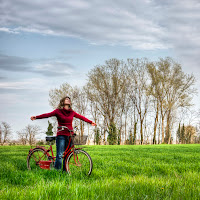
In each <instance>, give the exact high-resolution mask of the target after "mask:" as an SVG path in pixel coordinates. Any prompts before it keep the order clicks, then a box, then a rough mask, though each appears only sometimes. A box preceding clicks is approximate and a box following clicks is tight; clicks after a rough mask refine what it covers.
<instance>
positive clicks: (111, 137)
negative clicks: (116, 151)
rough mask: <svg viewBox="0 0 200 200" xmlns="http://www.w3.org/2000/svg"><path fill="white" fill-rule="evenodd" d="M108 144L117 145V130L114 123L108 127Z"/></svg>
mask: <svg viewBox="0 0 200 200" xmlns="http://www.w3.org/2000/svg"><path fill="white" fill-rule="evenodd" d="M108 142H109V145H113V144H116V143H117V128H116V125H115V124H114V123H111V124H110V126H109V127H108Z"/></svg>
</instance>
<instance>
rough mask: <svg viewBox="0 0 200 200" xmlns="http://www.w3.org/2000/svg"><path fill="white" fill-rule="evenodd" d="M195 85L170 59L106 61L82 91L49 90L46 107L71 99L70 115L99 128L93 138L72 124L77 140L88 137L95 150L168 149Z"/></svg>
mask: <svg viewBox="0 0 200 200" xmlns="http://www.w3.org/2000/svg"><path fill="white" fill-rule="evenodd" d="M194 84H195V77H194V75H193V74H186V73H184V72H183V70H182V67H181V65H180V64H179V63H177V62H175V61H174V60H173V59H172V58H169V57H168V58H160V59H159V60H158V61H156V62H150V61H149V60H148V59H146V58H141V59H128V60H127V61H123V60H118V59H110V60H107V61H105V64H104V65H97V66H95V67H94V68H93V69H91V70H90V71H89V72H88V74H87V81H86V84H85V85H84V86H83V87H77V86H75V87H72V86H71V85H70V84H69V83H63V84H62V85H61V86H60V88H55V89H52V90H50V92H49V97H50V99H49V103H50V105H51V106H52V108H56V107H57V105H58V102H59V100H60V99H61V98H62V97H64V96H66V95H69V96H70V97H71V99H72V103H73V109H74V110H75V111H77V112H78V113H80V114H82V115H85V116H91V119H92V120H93V121H95V123H97V125H98V126H97V128H95V130H94V134H93V133H92V134H91V133H90V131H89V129H88V127H85V123H84V122H82V121H75V124H76V125H78V126H79V127H80V134H81V135H83V134H89V136H90V139H91V140H94V142H95V143H96V144H100V143H101V144H107V143H109V144H136V143H140V144H144V143H148V142H149V140H152V143H153V144H161V143H166V144H170V143H172V141H173V139H174V138H173V137H172V136H173V135H174V134H173V133H175V132H176V130H175V129H176V128H177V127H176V126H175V125H176V124H177V122H179V123H181V117H180V116H181V115H180V113H183V112H186V111H187V110H188V109H190V108H191V107H192V104H191V101H192V98H193V95H195V93H196V89H195V88H194ZM87 129H88V130H87ZM188 130H189V128H188ZM195 130H196V129H195ZM195 134H196V133H195ZM195 134H192V135H193V136H194V135H195ZM177 138H178V135H177ZM177 141H178V142H180V143H182V142H183V141H182V140H177Z"/></svg>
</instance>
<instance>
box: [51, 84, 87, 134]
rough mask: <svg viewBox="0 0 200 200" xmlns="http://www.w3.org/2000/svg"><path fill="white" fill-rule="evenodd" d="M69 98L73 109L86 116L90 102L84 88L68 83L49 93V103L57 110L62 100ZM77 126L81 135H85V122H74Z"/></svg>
mask: <svg viewBox="0 0 200 200" xmlns="http://www.w3.org/2000/svg"><path fill="white" fill-rule="evenodd" d="M65 96H69V97H70V98H71V101H72V108H73V110H75V111H76V112H78V113H79V114H81V115H85V114H86V110H87V106H88V100H87V97H86V93H85V91H84V89H83V88H79V87H77V86H75V87H72V86H71V85H70V84H68V83H63V84H62V85H61V86H60V88H55V89H51V90H50V92H49V97H50V99H49V103H50V105H51V106H52V107H53V108H54V109H55V108H57V106H58V104H59V102H60V99H62V98H63V97H65ZM74 124H75V126H79V130H80V134H81V136H83V133H84V122H83V121H82V120H76V119H75V120H74Z"/></svg>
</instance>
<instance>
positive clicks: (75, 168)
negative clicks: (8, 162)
mask: <svg viewBox="0 0 200 200" xmlns="http://www.w3.org/2000/svg"><path fill="white" fill-rule="evenodd" d="M59 128H60V127H59ZM64 129H68V128H67V127H66V126H62V130H64ZM68 131H69V132H70V139H69V144H68V147H67V148H66V150H65V152H64V153H63V159H64V163H65V168H66V171H67V172H68V173H69V174H70V175H74V174H82V175H87V176H89V175H90V174H91V173H92V167H93V164H92V159H91V157H90V155H89V154H88V153H87V152H86V151H84V150H82V148H75V146H74V137H75V136H76V134H73V135H72V132H73V131H74V130H69V129H68ZM55 139H56V136H47V137H46V141H49V142H50V146H49V148H48V149H46V148H45V147H43V146H36V147H35V148H31V149H30V150H29V154H28V157H27V167H28V169H29V170H40V169H48V170H50V169H51V168H53V166H54V163H55V159H56V157H55V156H54V154H53V149H52V145H51V142H52V141H53V140H55ZM70 144H71V145H70ZM70 146H71V147H70Z"/></svg>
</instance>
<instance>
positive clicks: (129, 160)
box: [0, 144, 200, 200]
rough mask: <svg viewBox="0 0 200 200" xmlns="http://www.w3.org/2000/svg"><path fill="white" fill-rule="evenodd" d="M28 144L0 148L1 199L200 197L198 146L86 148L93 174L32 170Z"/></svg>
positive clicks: (199, 147) (199, 146) (199, 154)
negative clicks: (74, 174) (75, 174)
mask: <svg viewBox="0 0 200 200" xmlns="http://www.w3.org/2000/svg"><path fill="white" fill-rule="evenodd" d="M29 148H30V147H28V146H1V147H0V198H1V199H27V200H28V199H31V200H38V199H50V200H51V199H52V200H53V199H56V200H57V199H62V200H63V199H78V200H79V199H90V200H91V199H92V200H93V199H103V200H105V199H109V200H112V199H113V200H117V199H141V200H144V199H181V200H182V199H187V200H188V199H192V200H195V199H200V145H198V144H197V145H155V146H86V147H85V150H86V151H87V152H88V153H89V154H90V156H91V157H92V160H93V165H94V166H93V172H92V175H91V176H90V177H81V176H76V177H73V176H69V175H68V174H66V173H62V172H58V171H55V170H52V171H49V170H41V171H39V172H36V171H28V170H27V167H26V157H27V154H28V150H29ZM54 150H55V146H54Z"/></svg>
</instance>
